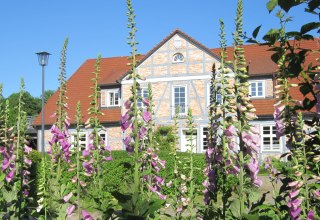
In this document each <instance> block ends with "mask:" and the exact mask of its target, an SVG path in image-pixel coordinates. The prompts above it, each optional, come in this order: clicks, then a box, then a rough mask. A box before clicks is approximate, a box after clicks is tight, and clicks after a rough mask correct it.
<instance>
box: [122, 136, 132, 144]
mask: <svg viewBox="0 0 320 220" xmlns="http://www.w3.org/2000/svg"><path fill="white" fill-rule="evenodd" d="M130 142H131V137H130V136H129V135H128V136H127V137H126V138H125V139H123V143H124V144H125V145H129V144H130Z"/></svg>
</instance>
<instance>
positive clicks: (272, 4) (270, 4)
mask: <svg viewBox="0 0 320 220" xmlns="http://www.w3.org/2000/svg"><path fill="white" fill-rule="evenodd" d="M277 5H278V0H270V1H269V2H268V3H267V9H268V11H269V13H270V12H272V11H273V9H274V8H275V7H276V6H277Z"/></svg>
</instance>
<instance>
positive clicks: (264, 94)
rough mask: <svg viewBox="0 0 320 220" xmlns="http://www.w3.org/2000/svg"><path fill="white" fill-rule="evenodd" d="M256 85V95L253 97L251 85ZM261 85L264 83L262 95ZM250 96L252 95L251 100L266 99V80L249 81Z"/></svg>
mask: <svg viewBox="0 0 320 220" xmlns="http://www.w3.org/2000/svg"><path fill="white" fill-rule="evenodd" d="M253 83H254V84H256V95H255V96H253V95H252V91H251V86H252V85H251V84H253ZM259 83H262V95H258V92H259V91H258V84H259ZM249 84H250V85H249V95H250V98H253V99H257V98H265V97H266V82H265V80H250V81H249Z"/></svg>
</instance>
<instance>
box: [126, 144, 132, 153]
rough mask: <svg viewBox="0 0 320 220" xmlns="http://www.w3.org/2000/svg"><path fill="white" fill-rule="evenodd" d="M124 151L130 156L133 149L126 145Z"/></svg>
mask: <svg viewBox="0 0 320 220" xmlns="http://www.w3.org/2000/svg"><path fill="white" fill-rule="evenodd" d="M126 151H127V152H128V153H129V154H130V153H132V152H133V151H134V148H133V147H132V146H131V145H126Z"/></svg>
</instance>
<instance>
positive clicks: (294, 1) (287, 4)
mask: <svg viewBox="0 0 320 220" xmlns="http://www.w3.org/2000/svg"><path fill="white" fill-rule="evenodd" d="M302 2H303V1H301V0H279V1H278V4H279V6H280V7H281V8H282V9H283V10H285V11H286V12H288V11H289V10H290V9H291V8H292V7H294V6H297V5H300V4H301V3H302Z"/></svg>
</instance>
